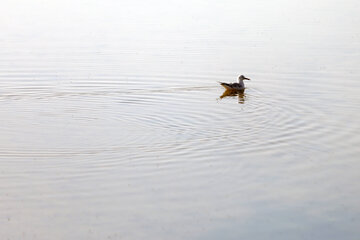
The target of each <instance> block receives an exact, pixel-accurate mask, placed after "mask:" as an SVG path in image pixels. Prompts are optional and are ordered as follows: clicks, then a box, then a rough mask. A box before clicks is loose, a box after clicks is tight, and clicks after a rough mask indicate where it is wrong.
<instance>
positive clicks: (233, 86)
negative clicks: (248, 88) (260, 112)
mask: <svg viewBox="0 0 360 240" xmlns="http://www.w3.org/2000/svg"><path fill="white" fill-rule="evenodd" d="M244 80H250V79H249V78H247V77H245V76H244V75H241V76H240V77H239V82H238V83H224V82H220V85H221V86H223V87H224V88H225V89H226V90H231V91H244V90H245V84H244Z"/></svg>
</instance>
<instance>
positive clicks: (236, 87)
mask: <svg viewBox="0 0 360 240" xmlns="http://www.w3.org/2000/svg"><path fill="white" fill-rule="evenodd" d="M220 85H221V86H223V87H224V88H225V89H226V90H233V91H243V90H244V89H245V84H244V82H240V83H223V82H221V83H220Z"/></svg>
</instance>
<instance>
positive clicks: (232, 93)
mask: <svg viewBox="0 0 360 240" xmlns="http://www.w3.org/2000/svg"><path fill="white" fill-rule="evenodd" d="M244 92H245V91H244V90H239V91H237V90H229V89H227V90H225V91H224V92H223V94H222V95H221V96H220V99H223V98H226V97H235V96H238V101H239V103H240V104H244V103H245V97H246V95H245V93H244Z"/></svg>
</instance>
